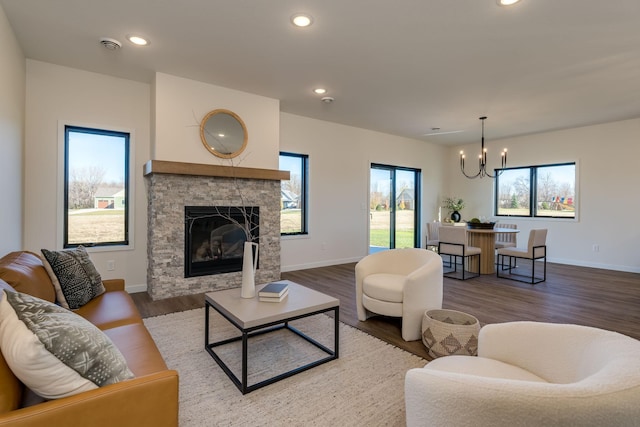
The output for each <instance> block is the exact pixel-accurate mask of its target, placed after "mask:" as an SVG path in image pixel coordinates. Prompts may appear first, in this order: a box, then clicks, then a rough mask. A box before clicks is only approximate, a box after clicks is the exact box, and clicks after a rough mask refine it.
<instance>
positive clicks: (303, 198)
mask: <svg viewBox="0 0 640 427" xmlns="http://www.w3.org/2000/svg"><path fill="white" fill-rule="evenodd" d="M281 156H285V157H290V158H295V159H299V160H300V165H301V168H302V173H301V176H300V188H301V193H302V194H300V206H301V208H300V210H301V218H300V231H296V232H293V233H283V232H282V229H281V230H280V236H307V235H309V209H308V208H309V155H308V154H301V153H292V152H288V151H280V153H279V154H278V160H279V159H280V157H281Z"/></svg>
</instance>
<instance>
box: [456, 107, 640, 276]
mask: <svg viewBox="0 0 640 427" xmlns="http://www.w3.org/2000/svg"><path fill="white" fill-rule="evenodd" d="M639 141H640V119H633V120H625V121H619V122H613V123H606V124H601V125H594V126H586V127H581V128H574V129H567V130H562V131H556V132H547V133H541V134H536V135H529V136H523V137H518V138H509V139H503V140H500V141H492V142H490V143H489V150H490V151H489V153H490V155H489V156H488V161H489V164H490V165H498V163H499V160H498V156H499V155H498V153H499V149H501V148H503V147H507V148H508V149H509V164H508V166H509V167H516V166H529V165H540V164H552V163H562V162H573V161H575V162H577V167H578V174H579V176H578V181H577V184H578V190H577V191H578V193H577V194H576V198H577V203H578V219H577V220H575V221H573V220H560V219H537V218H536V219H517V220H511V219H510V220H508V222H514V223H517V224H518V225H519V228H521V229H522V232H521V233H520V236H519V237H518V245H519V246H522V247H524V246H525V245H526V239H527V237H528V233H529V230H531V229H532V228H547V229H548V230H549V233H548V236H547V245H548V251H549V252H548V253H549V261H552V262H559V263H563V264H572V265H580V266H590V267H598V268H605V269H612V270H621V271H631V272H640V251H638V249H637V248H638V242H640V224H639V223H638V222H637V221H636V219H635V217H634V216H633V215H634V213H636V212H640V197H638V191H639V190H638V185H639V184H640V169H639V168H638V166H637V162H638V159H639V158H640V142H639ZM479 147H480V142H479V140H478V143H476V144H473V145H466V146H460V147H453V148H451V149H450V150H449V159H448V160H447V163H448V164H449V165H451V168H450V171H449V174H448V180H447V183H448V184H447V185H446V188H445V192H446V195H449V194H451V195H460V196H461V197H462V198H463V199H464V200H465V201H467V207H466V208H465V209H464V210H463V212H462V214H463V217H464V218H472V217H474V216H480V215H484V216H491V215H492V214H493V180H492V179H487V178H485V179H482V180H480V179H476V180H468V179H466V178H464V177H463V176H462V174H461V173H460V168H459V160H458V153H459V152H460V150H461V149H463V150H464V151H465V152H466V153H477V152H478V151H479V150H480V148H479ZM469 157H473V156H469ZM470 163H471V162H470ZM469 170H470V169H469ZM501 220H502V221H505V222H507V219H504V218H503V219H501ZM594 244H595V245H598V246H599V251H598V252H595V251H593V249H592V248H593V245H594Z"/></svg>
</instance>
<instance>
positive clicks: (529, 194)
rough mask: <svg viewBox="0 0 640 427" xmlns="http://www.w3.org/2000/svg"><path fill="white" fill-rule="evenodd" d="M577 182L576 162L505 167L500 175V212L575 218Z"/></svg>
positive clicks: (498, 185)
mask: <svg viewBox="0 0 640 427" xmlns="http://www.w3.org/2000/svg"><path fill="white" fill-rule="evenodd" d="M575 183H576V165H575V163H563V164H556V165H543V166H528V167H522V168H511V169H504V170H503V171H502V173H501V174H500V175H499V176H498V177H497V178H496V199H495V212H496V215H497V216H525V217H552V218H575V216H576V191H575V187H576V186H575Z"/></svg>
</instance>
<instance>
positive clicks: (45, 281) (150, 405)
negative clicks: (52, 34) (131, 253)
mask: <svg viewBox="0 0 640 427" xmlns="http://www.w3.org/2000/svg"><path fill="white" fill-rule="evenodd" d="M0 279H1V280H0V288H4V289H10V288H13V289H15V290H16V291H18V292H22V293H26V294H30V295H33V296H36V297H38V298H42V299H45V300H47V301H54V300H55V291H54V287H53V284H52V283H51V280H50V279H49V276H48V274H47V272H46V270H45V268H44V266H43V264H42V260H41V258H40V257H39V256H38V255H36V254H34V253H31V252H26V251H22V252H12V253H9V254H7V255H5V256H4V257H3V258H1V259H0ZM3 282H4V283H3ZM103 282H104V286H105V288H106V290H107V291H106V292H105V293H104V294H102V295H100V296H98V297H96V298H94V299H93V300H91V301H90V302H89V303H87V304H86V305H84V306H82V307H81V308H79V309H78V310H76V313H78V314H79V315H81V316H82V317H84V318H85V319H87V320H89V321H90V322H91V323H93V324H94V325H96V326H97V327H98V328H99V329H101V330H102V331H103V332H104V333H105V334H106V335H107V336H108V337H109V338H110V339H111V340H112V341H113V343H114V344H115V345H116V347H118V349H119V350H120V352H121V353H122V354H123V356H124V358H125V359H126V361H127V364H128V366H129V369H130V370H131V371H132V372H133V374H134V375H135V378H133V379H130V380H125V381H121V382H119V383H115V384H111V385H107V386H104V387H100V388H97V389H95V390H91V391H86V392H82V393H80V394H76V395H74V396H70V397H65V398H61V399H56V400H49V401H44V400H43V399H40V398H37V396H36V399H34V396H35V395H34V394H33V392H30V390H28V389H27V388H26V387H25V386H24V385H23V384H22V383H21V382H20V380H19V379H18V378H16V377H15V376H14V375H13V373H12V372H11V370H10V369H9V367H8V366H7V364H6V362H5V360H4V357H3V356H2V353H1V352H0V426H5V425H7V426H9V425H10V426H45V425H46V426H50V427H54V426H65V427H69V426H92V427H95V426H118V427H122V426H135V427H141V426H154V427H155V426H177V425H178V373H177V372H176V371H174V370H170V369H168V368H167V365H166V364H165V362H164V360H163V358H162V355H161V354H160V352H159V351H158V348H157V347H156V344H155V343H154V341H153V339H152V338H151V335H150V334H149V332H148V331H147V329H146V327H145V326H144V324H143V323H142V318H141V317H140V314H139V312H138V309H137V308H136V306H135V304H134V302H133V300H132V298H131V297H130V296H129V294H128V293H127V292H126V291H125V290H124V280H121V279H115V280H104V281H103ZM7 284H8V285H10V287H8V286H7ZM34 400H35V402H34Z"/></svg>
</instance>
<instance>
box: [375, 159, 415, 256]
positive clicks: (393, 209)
mask: <svg viewBox="0 0 640 427" xmlns="http://www.w3.org/2000/svg"><path fill="white" fill-rule="evenodd" d="M373 169H379V170H384V171H388V172H389V173H390V181H391V184H390V186H389V187H390V195H389V201H390V203H389V210H390V224H389V249H394V248H395V247H396V231H397V229H396V217H397V210H398V209H397V206H396V197H397V192H396V188H397V181H396V179H397V172H398V171H405V172H412V173H413V182H414V202H413V203H414V215H413V229H414V236H413V247H414V248H420V247H421V245H422V241H421V238H420V236H421V235H422V231H421V227H420V223H421V222H420V216H421V211H422V205H421V197H420V194H421V181H422V170H421V169H417V168H410V167H405V166H394V165H387V164H382V163H371V164H370V165H369V189H368V199H369V206H371V171H372V170H373ZM367 240H368V243H369V244H368V249H367V252H368V253H371V222H370V221H369V222H368V230H367Z"/></svg>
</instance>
